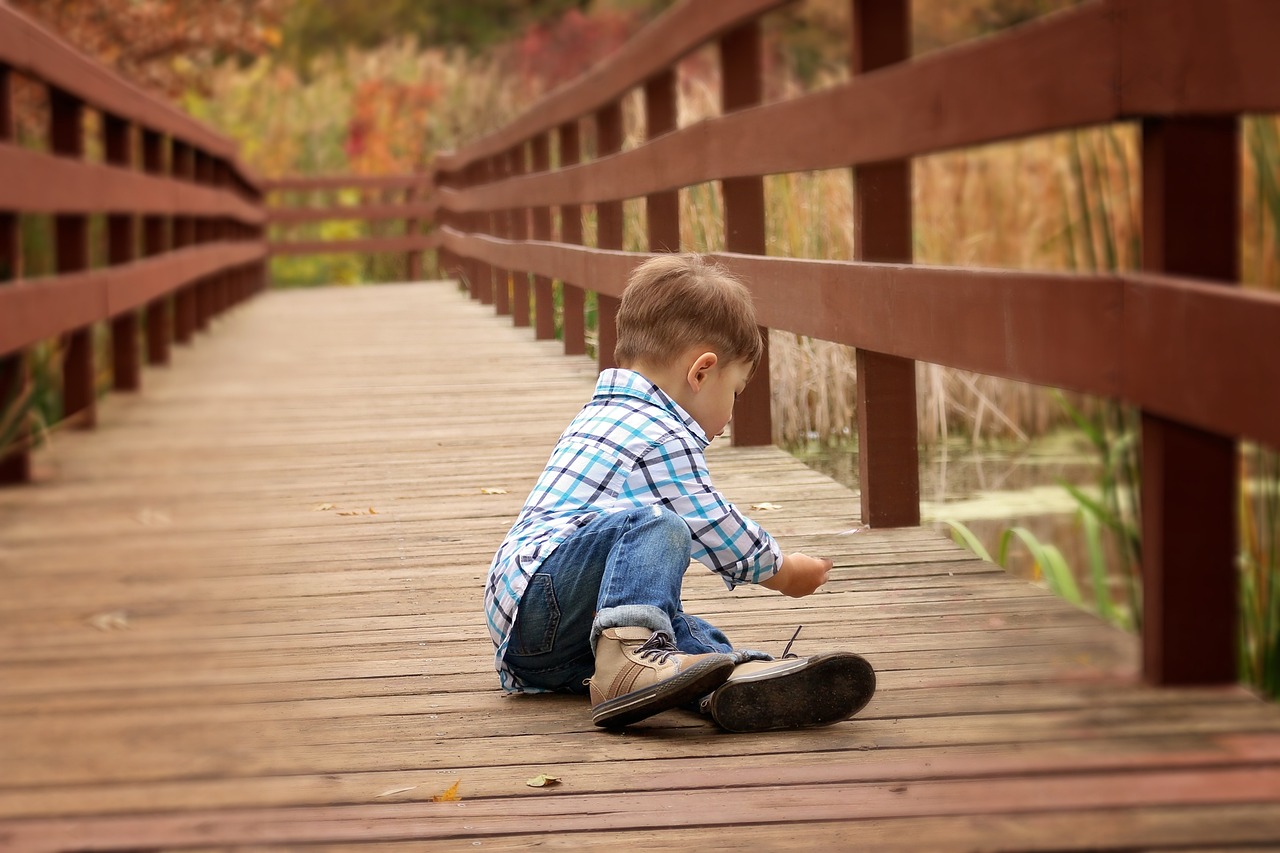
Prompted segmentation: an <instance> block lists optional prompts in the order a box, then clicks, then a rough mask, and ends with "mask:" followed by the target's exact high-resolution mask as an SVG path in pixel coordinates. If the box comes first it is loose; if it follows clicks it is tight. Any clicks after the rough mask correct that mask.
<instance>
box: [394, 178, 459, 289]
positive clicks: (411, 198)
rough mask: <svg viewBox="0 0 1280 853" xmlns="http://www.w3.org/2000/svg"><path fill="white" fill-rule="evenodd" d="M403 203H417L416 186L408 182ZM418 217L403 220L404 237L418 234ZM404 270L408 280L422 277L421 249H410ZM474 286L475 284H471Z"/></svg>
mask: <svg viewBox="0 0 1280 853" xmlns="http://www.w3.org/2000/svg"><path fill="white" fill-rule="evenodd" d="M403 198H404V204H408V205H413V204H417V203H418V186H417V185H416V184H410V185H409V186H407V187H405V188H404V193H403ZM418 230H419V229H418V217H416V216H410V217H408V218H407V219H405V221H404V233H405V236H406V237H417V236H418ZM405 270H406V272H407V274H408V278H409V281H418V280H419V279H421V278H422V250H421V249H410V250H409V251H408V253H407V255H406V258H405ZM472 287H473V288H474V287H475V285H472Z"/></svg>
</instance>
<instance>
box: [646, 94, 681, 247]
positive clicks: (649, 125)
mask: <svg viewBox="0 0 1280 853" xmlns="http://www.w3.org/2000/svg"><path fill="white" fill-rule="evenodd" d="M644 127H645V139H646V141H650V142H651V141H653V140H654V139H657V138H658V137H659V136H662V135H663V134H664V133H670V132H671V131H673V130H675V129H676V73H675V71H674V70H673V69H670V68H669V69H667V70H666V71H661V72H659V73H658V74H656V75H654V76H653V77H651V78H649V79H648V80H646V81H645V84H644ZM644 212H645V229H646V231H647V233H648V237H649V251H650V252H678V251H680V192H679V190H666V191H664V192H658V193H650V194H649V195H648V196H646V197H645V203H644Z"/></svg>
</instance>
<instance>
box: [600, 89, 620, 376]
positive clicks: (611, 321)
mask: <svg viewBox="0 0 1280 853" xmlns="http://www.w3.org/2000/svg"><path fill="white" fill-rule="evenodd" d="M595 119H596V156H597V157H607V156H608V155H610V154H616V153H618V152H619V151H621V150H622V103H621V102H620V101H613V102H611V103H608V104H605V105H604V106H603V107H601V108H600V109H598V110H597V111H596V115H595ZM596 247H597V248H600V249H621V248H622V202H621V201H602V202H599V203H598V204H596ZM621 304H622V300H621V299H619V298H617V297H616V296H608V295H606V294H604V293H596V365H597V366H598V367H599V369H600V370H607V369H608V368H611V367H617V366H618V363H617V362H616V361H614V359H613V350H614V347H616V346H617V345H618V306H619V305H621Z"/></svg>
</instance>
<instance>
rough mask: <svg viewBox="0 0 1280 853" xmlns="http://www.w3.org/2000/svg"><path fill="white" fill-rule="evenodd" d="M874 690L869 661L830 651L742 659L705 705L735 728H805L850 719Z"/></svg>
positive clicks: (721, 721)
mask: <svg viewBox="0 0 1280 853" xmlns="http://www.w3.org/2000/svg"><path fill="white" fill-rule="evenodd" d="M875 692H876V673H875V670H874V669H872V668H871V664H869V663H867V662H866V660H864V659H863V658H861V657H860V656H858V655H855V654H854V653H852V652H829V653H827V654H818V655H813V656H812V657H807V658H800V657H787V658H783V659H782V660H775V661H748V662H747V663H743V664H739V665H738V666H737V667H736V668H735V669H734V671H733V674H732V675H730V676H729V679H728V681H726V682H725V683H724V684H723V685H721V686H720V687H718V688H717V689H716V691H715V692H714V693H712V694H711V695H710V696H708V697H706V698H705V699H703V700H702V706H701V709H702V711H703V713H706V714H710V715H711V718H712V719H713V720H715V721H716V723H717V724H718V725H719V726H720V727H721V728H723V729H727V730H728V731H731V732H767V731H772V730H774V729H802V728H809V727H812V726H829V725H831V724H832V723H838V722H840V721H841V720H847V719H849V718H850V717H852V716H853V715H854V714H856V713H858V712H859V711H861V710H862V709H863V708H864V707H866V704H867V703H868V702H870V701H871V696H872V695H873V694H874V693H875Z"/></svg>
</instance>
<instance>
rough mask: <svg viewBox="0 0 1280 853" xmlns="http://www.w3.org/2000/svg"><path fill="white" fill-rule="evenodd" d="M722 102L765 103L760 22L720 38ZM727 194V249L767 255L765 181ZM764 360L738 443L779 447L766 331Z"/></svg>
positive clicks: (731, 182)
mask: <svg viewBox="0 0 1280 853" xmlns="http://www.w3.org/2000/svg"><path fill="white" fill-rule="evenodd" d="M720 69H721V70H720V80H721V93H720V100H721V106H722V110H723V112H725V113H731V112H734V111H736V110H741V109H746V108H748V107H754V106H757V105H758V104H760V102H761V101H762V100H763V98H764V68H763V57H762V53H761V45H760V22H759V21H758V20H757V21H752V22H751V23H749V24H744V25H742V26H740V27H738V28H737V29H736V30H733V31H732V32H729V33H727V34H726V35H724V36H722V37H721V39H720ZM721 188H722V189H723V192H724V245H725V249H726V250H728V251H730V252H738V253H741V254H744V255H763V254H764V253H765V215H764V178H761V177H745V178H726V179H725V180H723V181H721ZM760 334H761V335H762V336H763V337H764V355H763V356H762V357H761V359H760V363H759V365H757V367H756V372H755V375H754V376H753V377H752V379H751V381H750V382H749V383H747V387H746V390H745V391H743V393H742V394H741V395H740V396H739V397H738V402H737V403H736V404H735V405H734V408H733V430H732V435H733V444H734V446H735V447H752V446H758V445H766V444H772V443H773V415H772V412H771V411H770V408H771V403H772V397H773V394H772V391H771V383H770V381H769V330H768V329H766V328H764V327H763V326H762V327H760Z"/></svg>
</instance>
